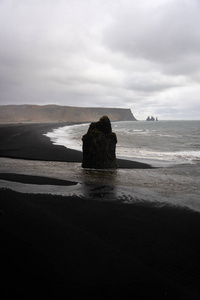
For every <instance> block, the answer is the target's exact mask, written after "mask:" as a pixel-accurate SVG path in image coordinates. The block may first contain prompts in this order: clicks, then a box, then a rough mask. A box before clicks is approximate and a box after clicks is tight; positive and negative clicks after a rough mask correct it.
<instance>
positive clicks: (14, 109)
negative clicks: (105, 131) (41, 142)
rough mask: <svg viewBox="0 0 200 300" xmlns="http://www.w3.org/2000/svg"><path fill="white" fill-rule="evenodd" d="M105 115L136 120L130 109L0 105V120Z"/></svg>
mask: <svg viewBox="0 0 200 300" xmlns="http://www.w3.org/2000/svg"><path fill="white" fill-rule="evenodd" d="M103 115H107V116H108V117H109V119H110V120H111V121H137V120H136V119H135V117H134V116H133V114H132V112H131V110H130V109H125V108H101V107H72V106H59V105H44V106H40V105H26V104H25V105H0V122H33V123H34V122H35V123H48V122H49V123H51V122H93V121H95V120H98V119H99V118H100V117H101V116H103Z"/></svg>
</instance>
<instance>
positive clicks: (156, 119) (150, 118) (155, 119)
mask: <svg viewBox="0 0 200 300" xmlns="http://www.w3.org/2000/svg"><path fill="white" fill-rule="evenodd" d="M146 121H158V118H157V117H156V118H154V117H153V116H151V117H148V118H147V119H146Z"/></svg>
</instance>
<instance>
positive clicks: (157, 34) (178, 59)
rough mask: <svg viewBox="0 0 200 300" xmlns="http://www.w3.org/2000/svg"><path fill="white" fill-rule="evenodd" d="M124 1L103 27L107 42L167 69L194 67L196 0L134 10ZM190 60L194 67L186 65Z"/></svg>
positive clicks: (198, 51)
mask: <svg viewBox="0 0 200 300" xmlns="http://www.w3.org/2000/svg"><path fill="white" fill-rule="evenodd" d="M126 3H128V4H127V6H126V7H125V8H124V9H122V10H121V11H120V12H118V14H117V17H116V18H115V19H114V20H113V22H112V24H111V25H110V27H109V28H107V29H106V32H105V38H104V42H105V44H106V45H108V46H109V47H110V48H111V49H112V50H113V51H120V52H122V53H124V54H126V55H128V56H130V57H133V58H135V57H138V58H139V59H140V58H142V59H146V60H149V61H152V62H155V63H157V64H159V65H160V68H162V69H163V70H165V68H166V70H167V71H168V72H169V71H170V70H172V73H173V72H175V73H181V72H182V71H183V70H184V69H185V72H188V71H189V72H193V71H194V72H195V71H196V70H197V68H196V66H195V63H194V62H195V61H196V58H197V57H199V56H200V39H199V36H200V18H199V15H200V3H199V2H198V1H195V0H191V1H188V0H183V1H169V2H166V3H165V4H164V5H162V4H160V5H157V6H154V7H153V6H152V7H150V8H149V9H148V10H147V9H145V8H144V7H139V9H137V8H136V7H135V5H133V4H132V2H131V1H128V2H126ZM193 56H194V60H193V59H192V58H193ZM188 57H189V59H188ZM191 61H192V62H193V68H190V67H189V63H190V62H191ZM174 64H175V66H176V65H178V66H177V68H176V67H175V66H174Z"/></svg>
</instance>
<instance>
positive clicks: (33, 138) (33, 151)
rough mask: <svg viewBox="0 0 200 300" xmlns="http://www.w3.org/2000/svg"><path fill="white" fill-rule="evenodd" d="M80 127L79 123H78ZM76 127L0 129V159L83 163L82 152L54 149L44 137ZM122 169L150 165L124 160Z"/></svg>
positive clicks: (44, 125) (48, 125)
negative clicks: (64, 128)
mask: <svg viewBox="0 0 200 300" xmlns="http://www.w3.org/2000/svg"><path fill="white" fill-rule="evenodd" d="M76 124H77V123H76ZM76 124H75V123H38V124H16V125H8V126H7V125H5V126H1V127H0V141H1V143H0V157H7V158H16V159H28V160H42V161H61V162H62V161H63V162H82V152H81V151H77V150H73V149H69V148H66V147H64V146H58V145H53V144H52V142H51V140H50V138H48V137H46V136H45V135H43V134H45V133H47V132H49V131H51V130H53V129H55V128H58V127H61V126H70V125H76ZM117 163H118V165H119V168H124V169H132V168H133V169H134V168H136V169H148V168H152V166H150V165H149V164H146V163H141V162H137V161H130V160H125V159H117Z"/></svg>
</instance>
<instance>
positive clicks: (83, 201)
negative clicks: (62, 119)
mask: <svg viewBox="0 0 200 300" xmlns="http://www.w3.org/2000/svg"><path fill="white" fill-rule="evenodd" d="M52 126H57V124H56V125H55V124H53V125H52V124H51V125H50V124H34V125H33V124H29V125H12V126H7V127H4V130H3V127H1V128H0V137H1V145H0V155H1V156H5V155H6V157H18V158H25V159H34V160H36V159H41V160H43V159H44V157H45V153H46V154H47V157H48V158H49V160H51V159H52V157H54V159H55V160H56V161H60V159H63V161H76V162H78V161H79V162H81V153H80V152H78V151H75V152H74V151H73V150H70V149H66V148H64V147H60V146H52V145H51V143H50V142H49V139H48V138H47V137H45V136H42V133H46V132H47V131H49V129H50V128H52ZM59 126H60V125H59ZM5 128H7V129H6V130H5ZM11 128H12V129H11ZM19 128H20V130H19ZM36 129H37V130H36ZM19 141H20V142H19ZM6 147H7V148H6ZM6 149H7V150H6ZM50 149H51V150H50ZM39 150H41V153H39V152H38V151H39ZM12 155H13V156H12ZM52 160H53V159H52ZM61 161H62V160H61ZM127 163H128V162H127ZM133 163H134V162H133ZM136 166H137V167H138V166H139V165H138V164H136ZM129 167H130V166H129ZM132 167H133V165H132ZM142 167H144V166H143V165H140V168H142ZM145 167H146V166H145ZM0 180H6V181H17V182H22V183H24V184H27V183H29V184H30V183H31V184H37V185H38V184H39V185H49V186H50V185H58V186H59V185H61V186H65V187H66V189H67V188H68V187H69V186H70V185H74V186H75V185H76V184H77V182H73V181H71V180H60V179H57V178H51V174H49V177H47V176H46V177H45V176H36V175H31V174H30V175H25V174H20V175H19V174H17V173H15V172H13V173H3V172H1V168H0ZM97 188H98V186H97ZM199 236H200V214H199V213H198V212H194V211H192V210H189V209H185V208H180V207H173V206H170V205H162V206H157V205H156V204H155V203H148V202H147V201H142V199H141V201H139V199H136V201H135V203H132V204H126V203H124V202H122V201H121V200H120V199H116V201H108V198H106V200H104V199H103V198H101V197H100V198H99V200H98V199H97V198H95V199H93V198H92V197H90V198H89V197H88V198H87V197H78V196H77V195H74V196H58V195H50V194H48V195H47V194H26V193H19V192H16V191H12V190H9V189H6V188H4V189H0V239H1V247H0V254H1V268H0V273H1V278H3V280H1V285H2V286H1V295H3V297H4V298H2V299H10V298H12V299H17V298H20V299H32V298H33V299H36V297H37V298H38V297H40V298H43V299H66V298H67V297H68V296H73V297H74V296H91V297H93V296H102V297H104V298H106V297H110V296H113V295H115V296H117V295H118V296H119V295H120V296H121V297H126V296H127V295H131V297H132V298H134V299H200V288H199V282H200V242H199Z"/></svg>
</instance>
